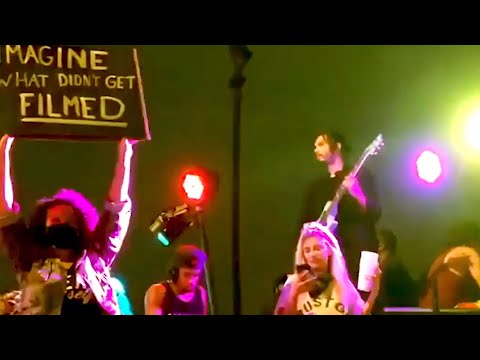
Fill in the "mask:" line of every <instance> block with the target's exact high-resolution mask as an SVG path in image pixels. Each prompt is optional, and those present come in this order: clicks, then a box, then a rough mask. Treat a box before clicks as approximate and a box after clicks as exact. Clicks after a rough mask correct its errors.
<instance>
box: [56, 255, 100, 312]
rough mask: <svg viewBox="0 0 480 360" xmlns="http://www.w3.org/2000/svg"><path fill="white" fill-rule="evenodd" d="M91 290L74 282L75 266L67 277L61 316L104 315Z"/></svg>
mask: <svg viewBox="0 0 480 360" xmlns="http://www.w3.org/2000/svg"><path fill="white" fill-rule="evenodd" d="M105 314H106V313H105V311H104V309H103V308H102V306H101V305H100V304H99V303H98V301H97V299H96V298H95V295H94V294H93V292H92V290H91V289H89V288H85V287H83V286H81V285H80V284H78V283H77V282H76V273H75V264H74V265H72V267H71V268H70V270H69V271H68V275H67V288H66V292H65V296H64V298H63V304H62V311H61V315H105Z"/></svg>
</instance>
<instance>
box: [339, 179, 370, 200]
mask: <svg viewBox="0 0 480 360" xmlns="http://www.w3.org/2000/svg"><path fill="white" fill-rule="evenodd" d="M342 186H344V187H345V189H347V190H348V192H349V193H350V195H352V196H353V197H354V198H355V199H357V201H358V202H359V203H360V205H362V207H364V208H366V207H367V198H366V196H365V194H364V192H363V190H362V187H361V186H360V182H359V181H358V180H357V178H356V177H353V176H351V175H348V176H346V177H345V179H344V180H343V183H342Z"/></svg>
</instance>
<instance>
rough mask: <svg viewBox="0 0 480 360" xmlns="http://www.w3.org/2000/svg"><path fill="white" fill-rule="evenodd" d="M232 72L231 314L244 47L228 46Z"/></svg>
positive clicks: (236, 275) (236, 302)
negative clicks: (232, 67)
mask: <svg viewBox="0 0 480 360" xmlns="http://www.w3.org/2000/svg"><path fill="white" fill-rule="evenodd" d="M229 50H230V56H231V58H232V61H233V65H234V71H233V76H232V77H231V78H230V83H229V87H230V88H231V89H233V153H232V166H233V174H232V266H233V314H234V315H241V313H242V292H241V273H240V145H241V141H240V140H241V106H242V87H243V84H244V83H245V81H246V79H245V77H244V76H243V69H244V68H245V66H246V65H247V63H248V60H249V59H250V58H251V57H252V52H251V51H250V50H249V49H248V48H247V46H245V45H230V47H229Z"/></svg>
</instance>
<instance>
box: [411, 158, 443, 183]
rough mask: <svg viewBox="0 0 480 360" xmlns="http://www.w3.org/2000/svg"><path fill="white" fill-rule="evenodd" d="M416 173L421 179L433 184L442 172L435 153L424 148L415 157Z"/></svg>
mask: <svg viewBox="0 0 480 360" xmlns="http://www.w3.org/2000/svg"><path fill="white" fill-rule="evenodd" d="M416 164H417V174H418V177H419V178H420V179H422V180H423V181H425V182H427V183H429V184H433V183H435V182H436V181H437V180H438V178H439V177H440V175H441V174H442V164H441V162H440V158H439V156H438V155H437V154H435V153H434V152H432V151H430V150H425V151H423V152H422V154H421V155H420V156H419V157H418V159H417V162H416Z"/></svg>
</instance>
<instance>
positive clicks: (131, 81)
mask: <svg viewBox="0 0 480 360" xmlns="http://www.w3.org/2000/svg"><path fill="white" fill-rule="evenodd" d="M0 109H1V112H0V130H1V131H2V133H8V134H10V135H15V136H17V137H28V138H35V139H79V140H118V139H120V138H122V137H128V138H132V139H136V140H150V129H149V124H148V116H147V110H146V106H145V98H144V93H143V84H142V77H141V72H140V64H139V57H138V52H137V50H136V49H134V48H131V47H128V46H103V47H101V48H98V47H90V46H89V47H86V46H84V47H79V46H63V45H61V46H47V45H1V46H0Z"/></svg>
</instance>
